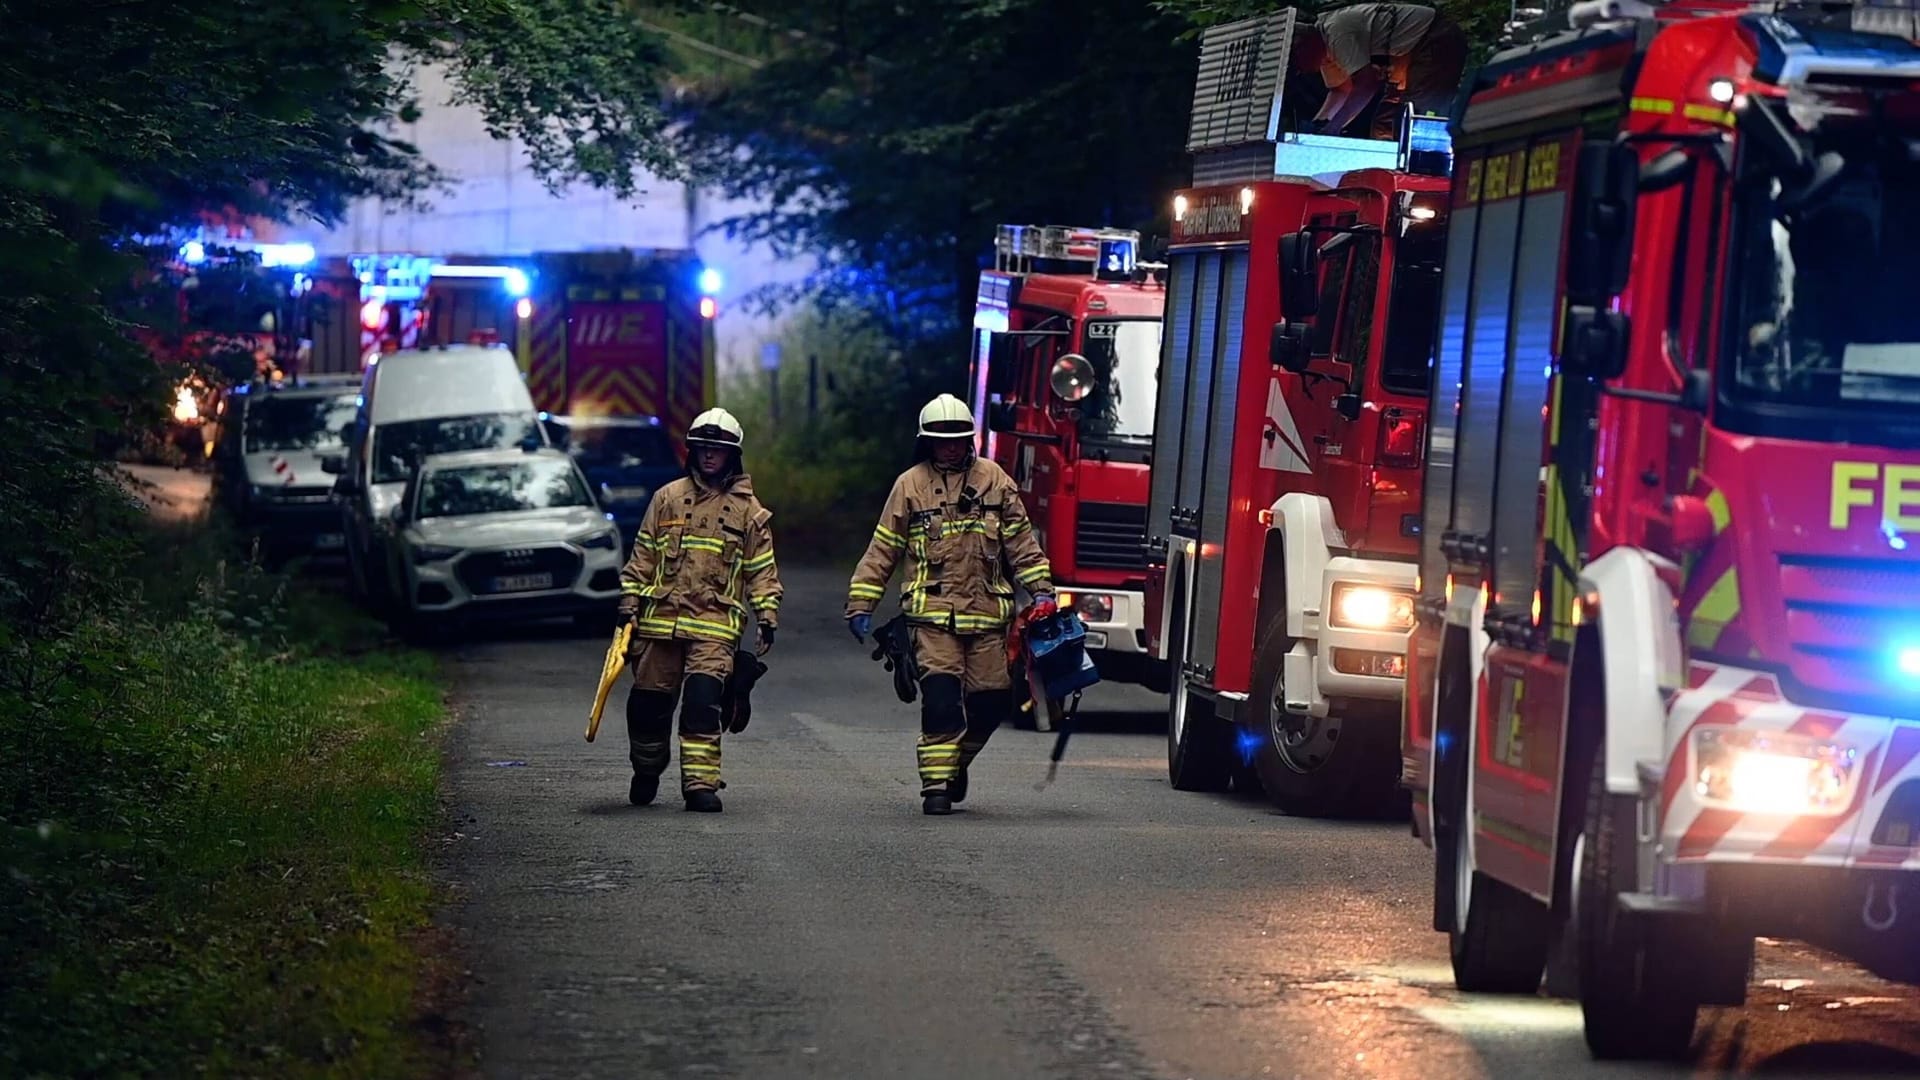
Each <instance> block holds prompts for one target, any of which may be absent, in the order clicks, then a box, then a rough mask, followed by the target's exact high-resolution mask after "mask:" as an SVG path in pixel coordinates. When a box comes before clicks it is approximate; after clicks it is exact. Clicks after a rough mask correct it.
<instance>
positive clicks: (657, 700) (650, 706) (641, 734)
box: [627, 688, 673, 806]
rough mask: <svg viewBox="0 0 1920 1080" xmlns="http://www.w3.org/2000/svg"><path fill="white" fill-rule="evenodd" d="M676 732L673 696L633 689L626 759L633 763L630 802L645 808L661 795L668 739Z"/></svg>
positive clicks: (628, 707) (628, 796)
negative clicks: (661, 775)
mask: <svg viewBox="0 0 1920 1080" xmlns="http://www.w3.org/2000/svg"><path fill="white" fill-rule="evenodd" d="M672 730H673V695H672V694H669V693H667V692H665V691H663V690H641V689H638V688H635V689H633V690H632V691H630V692H628V694H627V742H628V747H629V749H628V751H627V759H628V760H629V761H631V762H633V781H632V782H631V783H630V784H628V785H627V801H628V802H630V803H632V804H633V805H635V806H645V805H647V804H648V803H650V802H652V801H653V797H654V796H655V795H657V794H659V793H660V774H661V773H664V772H666V771H667V736H668V734H669V732H671V731H672Z"/></svg>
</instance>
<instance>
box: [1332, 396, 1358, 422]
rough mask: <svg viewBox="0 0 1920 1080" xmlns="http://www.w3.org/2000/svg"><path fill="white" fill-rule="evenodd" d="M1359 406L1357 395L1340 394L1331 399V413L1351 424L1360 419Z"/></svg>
mask: <svg viewBox="0 0 1920 1080" xmlns="http://www.w3.org/2000/svg"><path fill="white" fill-rule="evenodd" d="M1360 404H1361V403H1360V395H1359V394H1341V395H1339V396H1338V397H1336V398H1334V399H1333V411H1334V412H1337V413H1339V414H1340V419H1342V420H1345V421H1347V422H1348V423H1352V422H1353V421H1355V420H1358V419H1360Z"/></svg>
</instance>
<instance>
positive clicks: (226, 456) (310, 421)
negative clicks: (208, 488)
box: [213, 375, 360, 562]
mask: <svg viewBox="0 0 1920 1080" xmlns="http://www.w3.org/2000/svg"><path fill="white" fill-rule="evenodd" d="M359 383H360V380H359V378H358V377H357V376H324V375H323V376H314V377H310V378H307V379H302V380H298V381H291V382H283V383H269V382H255V383H241V384H240V385H238V386H235V387H234V388H232V389H231V390H229V391H228V392H227V394H226V398H225V404H224V407H223V408H222V410H221V423H220V434H219V441H218V442H217V443H216V444H215V447H214V455H213V456H214V486H215V493H216V497H217V498H218V499H219V500H220V501H221V503H222V504H223V505H224V506H225V507H226V508H227V510H228V511H229V512H230V513H231V514H232V516H233V520H234V522H235V524H237V525H238V526H239V527H240V529H241V530H242V531H243V532H244V533H246V534H247V535H248V536H250V537H252V538H255V539H257V540H258V541H259V543H260V554H261V556H262V557H263V558H264V559H266V560H268V561H269V562H278V561H280V560H282V559H285V558H290V557H293V556H297V555H318V556H337V555H339V554H340V553H341V551H342V549H343V548H344V547H345V543H346V537H345V534H344V533H343V532H342V531H341V528H340V512H339V510H338V509H337V508H336V507H335V506H334V505H333V502H332V498H331V496H332V492H333V477H331V476H329V475H327V473H326V472H325V471H324V470H322V468H321V465H320V461H321V458H323V457H325V456H327V455H329V454H338V453H340V452H341V451H343V450H344V449H345V446H346V444H345V442H344V439H345V434H346V432H348V431H349V430H351V429H352V426H353V418H354V413H355V411H356V409H357V408H358V401H359V396H360V387H359Z"/></svg>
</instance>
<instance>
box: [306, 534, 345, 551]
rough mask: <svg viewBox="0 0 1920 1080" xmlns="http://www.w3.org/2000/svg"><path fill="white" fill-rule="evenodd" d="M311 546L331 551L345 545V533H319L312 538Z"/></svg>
mask: <svg viewBox="0 0 1920 1080" xmlns="http://www.w3.org/2000/svg"><path fill="white" fill-rule="evenodd" d="M313 546H314V547H317V548H319V549H320V550H321V551H332V550H334V549H335V548H343V547H346V546H347V537H346V534H345V533H321V534H320V535H319V536H316V537H314V538H313Z"/></svg>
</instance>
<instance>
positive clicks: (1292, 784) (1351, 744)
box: [1241, 611, 1405, 817]
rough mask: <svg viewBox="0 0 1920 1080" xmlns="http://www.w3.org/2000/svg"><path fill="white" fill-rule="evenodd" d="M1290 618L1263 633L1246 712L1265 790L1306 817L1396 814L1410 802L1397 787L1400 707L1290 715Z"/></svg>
mask: <svg viewBox="0 0 1920 1080" xmlns="http://www.w3.org/2000/svg"><path fill="white" fill-rule="evenodd" d="M1286 617H1287V616H1286V612H1285V611H1280V612H1277V613H1275V615H1274V616H1273V618H1272V620H1271V621H1269V622H1268V623H1267V626H1266V632H1265V633H1263V634H1261V635H1260V648H1259V651H1258V652H1257V653H1256V654H1255V656H1254V665H1253V686H1252V688H1251V692H1250V693H1249V694H1248V695H1247V702H1246V705H1245V707H1244V711H1243V712H1242V714H1241V722H1242V724H1243V725H1244V727H1245V730H1246V731H1247V733H1248V735H1249V736H1250V738H1249V740H1248V741H1249V742H1251V743H1253V745H1254V758H1253V764H1254V769H1255V770H1256V771H1257V772H1258V773H1259V776H1260V786H1261V787H1262V788H1263V789H1265V790H1266V793H1267V798H1268V799H1269V800H1271V801H1272V802H1273V804H1274V805H1275V806H1277V807H1279V808H1280V809H1281V810H1282V811H1284V812H1285V813H1288V814H1293V815H1296V816H1299V817H1355V816H1361V817H1377V816H1382V815H1385V814H1389V813H1391V812H1392V811H1393V810H1394V809H1395V808H1396V807H1398V806H1400V805H1402V804H1404V802H1405V799H1404V797H1402V796H1400V793H1399V791H1398V787H1397V781H1398V778H1399V771H1400V730H1399V710H1398V709H1397V708H1392V707H1384V705H1383V707H1380V708H1373V707H1370V706H1372V704H1373V703H1371V702H1367V703H1349V704H1347V705H1345V706H1344V707H1341V706H1336V708H1335V711H1334V712H1333V713H1331V714H1329V715H1327V716H1325V717H1313V716H1301V715H1298V714H1294V713H1289V712H1287V711H1286V708H1285V700H1284V699H1285V695H1286V687H1285V685H1284V684H1283V682H1282V679H1281V672H1282V666H1283V662H1284V660H1285V658H1286V655H1287V651H1288V650H1289V649H1291V648H1292V647H1293V639H1292V638H1290V637H1288V636H1287V632H1286V629H1287V624H1286Z"/></svg>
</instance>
